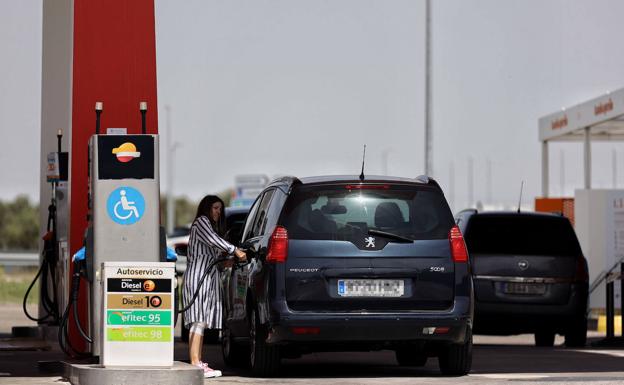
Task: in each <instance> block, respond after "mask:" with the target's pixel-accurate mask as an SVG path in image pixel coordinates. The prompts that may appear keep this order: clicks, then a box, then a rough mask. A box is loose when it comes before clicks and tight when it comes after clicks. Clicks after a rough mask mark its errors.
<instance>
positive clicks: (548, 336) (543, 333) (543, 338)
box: [535, 330, 555, 348]
mask: <svg viewBox="0 0 624 385" xmlns="http://www.w3.org/2000/svg"><path fill="white" fill-rule="evenodd" d="M554 344H555V332H553V331H550V330H538V331H536V332H535V346H539V347H544V348H549V347H552V346H553V345H554Z"/></svg>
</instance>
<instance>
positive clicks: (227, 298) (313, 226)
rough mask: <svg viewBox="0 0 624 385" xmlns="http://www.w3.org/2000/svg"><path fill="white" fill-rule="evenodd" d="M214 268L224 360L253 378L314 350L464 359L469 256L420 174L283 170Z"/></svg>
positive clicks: (402, 360)
mask: <svg viewBox="0 0 624 385" xmlns="http://www.w3.org/2000/svg"><path fill="white" fill-rule="evenodd" d="M240 245H241V247H242V248H244V249H247V250H248V257H250V259H251V262H250V263H249V264H248V265H245V266H241V267H237V266H233V267H231V268H227V269H225V270H224V272H223V274H224V276H223V277H222V279H223V282H224V322H223V324H224V325H223V327H224V329H223V339H222V341H223V342H222V343H223V355H224V358H225V361H226V363H228V364H230V365H232V364H236V363H240V362H248V363H249V364H250V366H251V369H252V372H253V373H254V374H255V375H258V376H271V375H275V374H277V372H278V370H279V366H280V360H281V358H282V357H285V358H296V357H299V356H301V355H302V354H306V353H311V352H318V351H371V350H381V349H390V350H394V351H395V352H396V358H397V362H398V364H399V365H405V366H422V365H425V363H426V361H427V359H428V357H432V356H433V357H438V359H439V366H440V369H441V371H442V372H443V373H445V374H452V375H463V374H466V373H467V372H468V371H469V370H470V366H471V361H472V317H473V287H472V278H471V274H470V268H469V262H468V260H469V259H468V254H467V250H466V247H465V244H464V240H463V237H462V234H461V232H460V231H459V228H458V227H457V226H455V222H454V219H453V215H452V213H451V211H450V209H449V206H448V204H447V202H446V199H445V198H444V194H443V192H442V190H441V189H440V186H439V185H438V184H437V183H436V182H435V181H434V180H433V179H430V178H428V177H418V178H415V179H408V178H392V177H366V178H364V179H360V178H359V177H357V176H328V177H312V178H300V179H299V178H295V177H283V178H280V179H277V180H275V181H273V182H272V183H271V184H270V185H269V186H268V187H267V188H266V189H265V190H264V191H263V192H262V193H261V194H260V196H259V197H258V199H257V200H256V201H255V203H254V204H253V206H252V207H251V210H250V212H249V216H248V217H247V221H246V223H245V227H244V229H243V233H242V237H241V242H240Z"/></svg>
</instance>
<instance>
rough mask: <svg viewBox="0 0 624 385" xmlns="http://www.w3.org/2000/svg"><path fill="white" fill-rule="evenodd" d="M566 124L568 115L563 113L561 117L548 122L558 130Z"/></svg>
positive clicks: (552, 127)
mask: <svg viewBox="0 0 624 385" xmlns="http://www.w3.org/2000/svg"><path fill="white" fill-rule="evenodd" d="M567 126H568V117H567V116H566V115H563V117H562V118H559V119H555V120H553V121H552V122H551V123H550V127H551V129H553V130H559V129H561V128H564V127H567Z"/></svg>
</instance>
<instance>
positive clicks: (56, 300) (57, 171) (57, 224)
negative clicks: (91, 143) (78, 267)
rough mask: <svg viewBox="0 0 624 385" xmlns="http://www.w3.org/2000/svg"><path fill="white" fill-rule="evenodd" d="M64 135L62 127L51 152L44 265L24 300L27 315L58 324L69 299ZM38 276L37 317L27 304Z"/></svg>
mask: <svg viewBox="0 0 624 385" xmlns="http://www.w3.org/2000/svg"><path fill="white" fill-rule="evenodd" d="M62 137H63V132H62V130H58V133H57V135H56V138H57V151H55V152H51V153H49V154H48V169H47V181H48V182H49V183H50V185H51V189H52V194H51V200H50V204H49V205H48V218H47V226H46V233H45V234H44V235H43V237H42V238H43V249H42V254H41V266H40V268H39V270H38V272H37V274H36V275H35V278H34V279H33V281H32V283H31V284H30V286H29V287H28V289H27V290H26V293H25V295H24V300H23V303H22V308H23V310H24V314H25V315H26V317H28V318H29V319H30V320H32V321H36V322H37V323H39V324H47V325H50V326H56V325H58V324H59V319H60V315H61V314H62V312H63V309H64V307H65V305H66V303H67V297H66V295H65V293H66V292H67V291H66V290H64V289H65V286H66V281H67V280H66V279H65V276H64V273H65V271H66V269H65V267H64V266H65V264H66V263H67V179H68V178H67V177H68V164H67V161H68V153H67V152H63V151H62V148H61V140H62ZM38 280H40V281H41V282H40V286H39V291H40V293H39V298H40V303H39V316H37V317H35V316H33V315H31V314H30V313H29V312H28V309H27V306H26V304H27V302H28V297H29V296H30V293H31V291H32V288H33V287H34V285H35V283H36V282H37V281H38Z"/></svg>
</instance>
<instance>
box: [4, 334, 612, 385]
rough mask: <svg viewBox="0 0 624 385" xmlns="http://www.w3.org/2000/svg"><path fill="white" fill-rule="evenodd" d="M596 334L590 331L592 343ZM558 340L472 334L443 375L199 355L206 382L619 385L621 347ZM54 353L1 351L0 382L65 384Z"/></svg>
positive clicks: (373, 358)
mask: <svg viewBox="0 0 624 385" xmlns="http://www.w3.org/2000/svg"><path fill="white" fill-rule="evenodd" d="M599 338H600V335H599V334H597V333H592V338H591V340H592V341H595V340H597V339H599ZM561 342H562V339H561V338H558V339H557V341H556V344H557V345H558V346H556V347H554V348H536V347H534V346H532V343H533V337H532V336H531V335H521V336H513V337H489V336H475V348H474V359H473V367H472V371H471V373H470V375H468V376H464V377H445V376H442V375H441V374H440V373H439V371H438V362H437V359H435V358H430V359H429V361H428V362H427V365H426V366H424V367H422V368H404V367H399V366H398V365H397V364H396V361H395V359H394V353H393V352H390V351H379V352H370V353H317V354H310V355H306V356H303V357H302V358H301V359H297V360H284V364H283V371H282V373H281V375H280V377H279V378H271V379H259V378H253V377H251V376H250V374H249V372H248V371H246V370H240V369H233V368H228V367H226V366H224V364H223V361H222V359H221V352H220V348H219V346H217V345H206V346H205V352H204V357H205V360H206V361H207V362H209V363H210V364H211V366H213V367H215V368H219V369H222V371H223V373H224V376H223V377H221V378H218V379H210V380H206V384H209V383H212V382H214V383H219V384H246V383H249V384H251V383H254V384H264V383H266V384H269V383H270V384H327V383H332V384H345V385H346V384H371V385H372V384H383V385H389V384H414V383H416V384H464V385H472V384H475V385H488V384H510V385H522V384H533V385H535V384H578V385H580V384H592V385H594V384H596V385H598V384H624V349H614V348H610V349H603V348H600V349H598V348H594V347H587V348H585V349H567V348H565V347H562V346H560V344H561ZM62 358H63V357H62V355H61V354H60V353H59V352H56V351H39V352H0V384H28V385H30V384H56V385H58V384H67V383H66V382H64V381H63V380H62V379H61V378H60V377H59V376H58V375H55V374H53V373H50V372H47V373H46V372H42V371H40V370H39V367H40V365H38V361H54V360H59V359H62ZM187 358H188V356H187V353H186V345H185V344H183V343H181V342H177V343H176V359H178V360H186V359H187Z"/></svg>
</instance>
